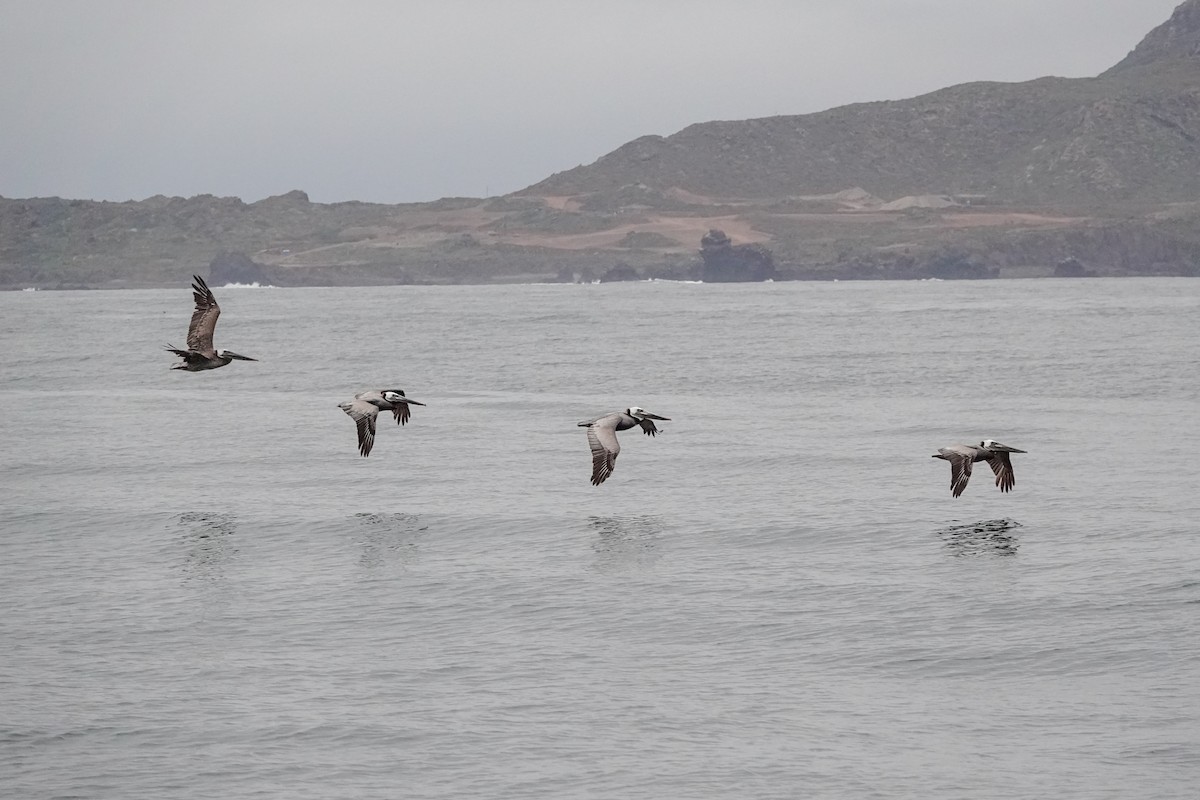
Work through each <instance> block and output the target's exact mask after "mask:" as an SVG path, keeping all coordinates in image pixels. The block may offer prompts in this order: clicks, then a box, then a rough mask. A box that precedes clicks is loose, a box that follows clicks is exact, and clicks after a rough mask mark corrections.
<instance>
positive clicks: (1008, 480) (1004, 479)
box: [987, 450, 1017, 492]
mask: <svg viewBox="0 0 1200 800" xmlns="http://www.w3.org/2000/svg"><path fill="white" fill-rule="evenodd" d="M987 462H988V466H990V467H991V468H992V472H994V473H996V485H997V486H999V487H1000V491H1002V492H1011V491H1012V488H1013V486H1014V485H1016V482H1017V479H1016V478H1015V477H1014V476H1013V468H1012V461H1010V460H1009V458H1008V453H1006V452H1004V451H1003V450H1000V451H998V452H993V453H992V455H991V457H990V458H988V460H987Z"/></svg>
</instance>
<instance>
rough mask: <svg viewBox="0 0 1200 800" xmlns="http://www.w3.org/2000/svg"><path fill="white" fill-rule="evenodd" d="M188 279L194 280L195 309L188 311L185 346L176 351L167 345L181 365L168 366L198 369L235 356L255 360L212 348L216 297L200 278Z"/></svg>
mask: <svg viewBox="0 0 1200 800" xmlns="http://www.w3.org/2000/svg"><path fill="white" fill-rule="evenodd" d="M192 280H193V281H195V282H194V283H193V284H192V297H193V298H194V299H195V301H196V310H195V311H193V312H192V323H191V324H190V325H188V335H187V346H188V349H187V350H179V349H176V348H174V347H172V346H171V345H167V349H168V350H170V351H171V352H172V353H174V354H175V355H177V356H179V357H180V358H182V359H183V363H182V364H175V365H174V366H172V367H171V369H186V370H187V371H188V372H199V371H200V370H202V369H216V368H217V367H223V366H225V365H226V364H228V363H229V362H230V361H233V360H234V359H235V358H236V359H238V360H239V361H258V359H257V358H250V357H249V356H239V355H238V354H237V353H231V352H229V351H228V350H221V351H217V350H215V349H214V348H213V341H212V337H213V330H215V329H216V327H217V317H219V316H221V307H220V306H219V305H217V298H215V297H213V293H212V289H209V288H208V284H207V283H205V282H204V278H201V277H200V276H199V275H193V276H192Z"/></svg>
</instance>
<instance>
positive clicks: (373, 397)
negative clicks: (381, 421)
mask: <svg viewBox="0 0 1200 800" xmlns="http://www.w3.org/2000/svg"><path fill="white" fill-rule="evenodd" d="M410 405H414V406H423V405H425V404H424V403H421V402H419V401H417V400H413V399H412V398H411V397H406V396H405V394H404V390H403V389H380V390H379V391H376V392H359V393H358V394H356V395H354V399H353V400H351V401H349V402H347V403H338V408H340V409H341V410H342V411H345V412H346V413H347V414H349V415H350V418H351V419H353V420H354V424H355V425H357V426H358V452H359V453H361V454H362V455H363V457H364V458H366V457H367V456H369V455H371V448H372V447H373V446H374V445H375V418H376V417H378V416H379V412H380V411H391V412H392V415H393V416H394V417H395V418H396V424H397V425H403V424H404V423H406V422H408V418H409V417H410V416H411V415H412V412H410V411H409V409H408V407H409V406H410Z"/></svg>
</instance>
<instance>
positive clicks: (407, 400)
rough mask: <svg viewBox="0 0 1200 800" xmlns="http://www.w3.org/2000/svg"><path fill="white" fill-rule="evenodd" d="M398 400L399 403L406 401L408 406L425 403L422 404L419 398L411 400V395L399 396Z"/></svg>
mask: <svg viewBox="0 0 1200 800" xmlns="http://www.w3.org/2000/svg"><path fill="white" fill-rule="evenodd" d="M400 402H401V403H408V404H409V405H410V406H423V405H425V404H424V403H422V402H421V401H420V400H413V399H412V398H411V397H401V398H400Z"/></svg>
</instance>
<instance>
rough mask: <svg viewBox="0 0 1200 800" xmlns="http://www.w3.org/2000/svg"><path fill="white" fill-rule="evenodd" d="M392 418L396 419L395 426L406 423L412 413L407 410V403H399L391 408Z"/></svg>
mask: <svg viewBox="0 0 1200 800" xmlns="http://www.w3.org/2000/svg"><path fill="white" fill-rule="evenodd" d="M392 416H394V417H395V418H396V424H397V425H403V424H404V423H406V422H408V419H409V417H411V416H412V412H411V411H409V410H408V403H400V404H399V405H397V406H393V407H392Z"/></svg>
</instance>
